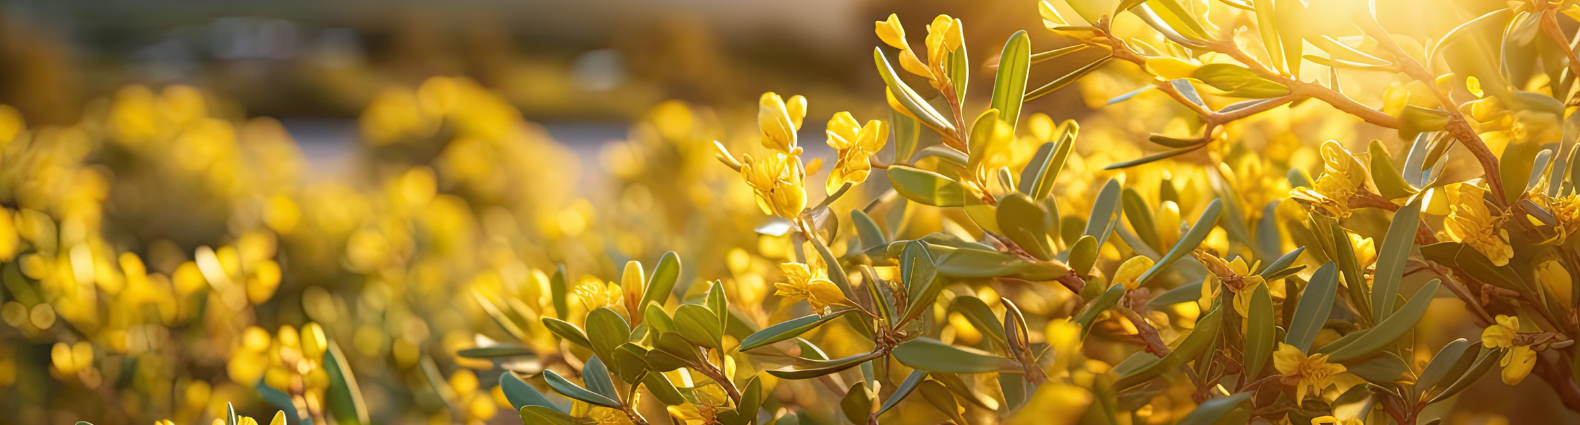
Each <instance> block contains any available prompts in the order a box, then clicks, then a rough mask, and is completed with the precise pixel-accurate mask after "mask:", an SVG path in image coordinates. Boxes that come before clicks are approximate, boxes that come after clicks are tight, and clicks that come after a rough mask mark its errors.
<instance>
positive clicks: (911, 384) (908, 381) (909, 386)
mask: <svg viewBox="0 0 1580 425" xmlns="http://www.w3.org/2000/svg"><path fill="white" fill-rule="evenodd" d="M926 378H927V371H925V370H921V369H915V370H912V371H911V374H910V375H907V376H906V377H905V380H904V381H901V382H900V386H898V387H895V388H894V394H891V395H889V398H887V399H885V400H883V406H881V407H879V408H878V414H879V415H882V414H883V412H887V411H889V409H891V408H893V407H894V406H897V405H899V404H900V400H904V399H905V396H908V395H911V391H914V390H916V387H917V385H920V384H921V383H922V381H923V380H925V379H926Z"/></svg>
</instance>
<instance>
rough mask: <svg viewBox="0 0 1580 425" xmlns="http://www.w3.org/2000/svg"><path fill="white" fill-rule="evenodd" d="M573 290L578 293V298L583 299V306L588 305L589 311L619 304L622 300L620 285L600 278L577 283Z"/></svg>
mask: <svg viewBox="0 0 1580 425" xmlns="http://www.w3.org/2000/svg"><path fill="white" fill-rule="evenodd" d="M571 292H572V293H574V294H576V299H578V300H581V303H582V306H584V307H587V311H593V310H596V309H598V307H603V306H613V305H619V304H620V302H621V301H620V300H621V298H620V285H616V284H615V283H614V282H608V283H604V282H601V281H599V280H598V279H590V280H588V281H586V282H584V283H582V284H581V285H576V289H573V290H572V291H571Z"/></svg>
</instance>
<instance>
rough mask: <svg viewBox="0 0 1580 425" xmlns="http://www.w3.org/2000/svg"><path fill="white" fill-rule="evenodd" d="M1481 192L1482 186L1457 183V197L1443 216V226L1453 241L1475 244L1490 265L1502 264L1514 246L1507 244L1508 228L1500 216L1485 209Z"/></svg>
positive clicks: (1512, 254) (1509, 255)
mask: <svg viewBox="0 0 1580 425" xmlns="http://www.w3.org/2000/svg"><path fill="white" fill-rule="evenodd" d="M1484 193H1486V190H1485V189H1482V188H1480V187H1478V186H1476V185H1473V184H1461V185H1459V199H1458V200H1457V201H1456V202H1454V204H1453V207H1452V210H1451V211H1449V213H1448V218H1447V219H1445V220H1444V225H1445V226H1444V227H1445V228H1446V229H1445V230H1447V233H1448V237H1449V238H1451V239H1453V240H1454V241H1455V242H1460V243H1463V244H1465V245H1469V246H1470V247H1471V248H1475V249H1476V251H1477V252H1480V253H1481V255H1485V256H1487V259H1488V260H1492V264H1493V265H1496V266H1505V265H1508V264H1509V259H1510V258H1513V257H1514V247H1512V246H1509V232H1508V231H1507V230H1504V229H1502V228H1501V227H1502V226H1501V225H1502V222H1503V220H1502V219H1501V218H1499V217H1494V216H1493V215H1492V213H1491V212H1490V211H1488V210H1487V203H1486V201H1485V200H1484V199H1483V198H1482V195H1483V194H1484Z"/></svg>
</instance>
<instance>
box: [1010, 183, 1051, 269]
mask: <svg viewBox="0 0 1580 425" xmlns="http://www.w3.org/2000/svg"><path fill="white" fill-rule="evenodd" d="M996 214H997V216H998V227H999V229H1000V231H1002V232H1004V236H1006V237H1008V238H1009V240H1011V241H1013V242H1015V244H1016V245H1018V246H1020V248H1021V249H1022V250H1025V251H1026V252H1027V253H1029V254H1031V256H1032V257H1036V258H1037V259H1038V260H1042V261H1048V260H1051V259H1053V245H1052V244H1051V242H1050V240H1049V239H1048V222H1049V221H1051V220H1049V217H1048V211H1047V210H1045V209H1043V208H1042V205H1041V204H1038V203H1037V202H1036V201H1033V200H1032V199H1031V197H1030V196H1026V195H1024V194H1020V193H1011V194H1009V195H1006V196H1004V198H1003V199H1000V200H999V204H998V208H997V212H996Z"/></svg>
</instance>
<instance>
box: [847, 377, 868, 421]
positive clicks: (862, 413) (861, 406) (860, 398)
mask: <svg viewBox="0 0 1580 425" xmlns="http://www.w3.org/2000/svg"><path fill="white" fill-rule="evenodd" d="M872 399H873V395H872V392H871V391H868V390H867V384H866V383H864V382H857V383H854V384H850V389H849V390H847V391H845V397H844V398H841V399H840V400H839V410H840V412H843V413H844V414H845V419H847V420H849V421H850V422H851V423H855V424H865V423H869V422H871V418H872V407H873V406H872Z"/></svg>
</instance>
